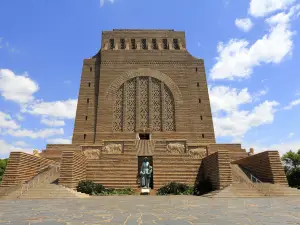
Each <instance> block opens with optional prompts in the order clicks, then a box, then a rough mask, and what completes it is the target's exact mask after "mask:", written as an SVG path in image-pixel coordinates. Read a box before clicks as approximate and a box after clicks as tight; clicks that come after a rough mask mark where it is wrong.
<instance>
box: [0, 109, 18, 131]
mask: <svg viewBox="0 0 300 225" xmlns="http://www.w3.org/2000/svg"><path fill="white" fill-rule="evenodd" d="M19 127H20V126H19V125H18V124H17V123H16V122H15V121H14V120H12V118H11V116H10V115H8V114H6V113H4V112H1V111H0V128H9V129H18V128H19Z"/></svg>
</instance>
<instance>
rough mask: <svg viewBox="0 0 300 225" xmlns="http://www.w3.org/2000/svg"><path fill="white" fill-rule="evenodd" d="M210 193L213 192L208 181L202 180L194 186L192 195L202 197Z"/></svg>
mask: <svg viewBox="0 0 300 225" xmlns="http://www.w3.org/2000/svg"><path fill="white" fill-rule="evenodd" d="M211 191H213V187H212V183H211V181H210V179H204V180H201V181H199V182H197V184H196V185H195V189H194V195H204V194H206V193H208V192H211Z"/></svg>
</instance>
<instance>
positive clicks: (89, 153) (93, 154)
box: [83, 149, 101, 159]
mask: <svg viewBox="0 0 300 225" xmlns="http://www.w3.org/2000/svg"><path fill="white" fill-rule="evenodd" d="M83 154H84V155H85V156H86V158H87V159H99V158H100V154H101V151H100V150H99V149H89V150H85V151H84V152H83Z"/></svg>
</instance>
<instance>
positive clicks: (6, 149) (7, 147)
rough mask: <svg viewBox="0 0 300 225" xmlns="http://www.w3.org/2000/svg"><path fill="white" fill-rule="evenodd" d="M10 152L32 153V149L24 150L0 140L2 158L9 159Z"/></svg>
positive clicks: (0, 155) (0, 156)
mask: <svg viewBox="0 0 300 225" xmlns="http://www.w3.org/2000/svg"><path fill="white" fill-rule="evenodd" d="M10 152H26V153H30V154H31V153H32V149H28V148H22V147H18V146H14V145H11V144H8V143H6V142H5V141H4V140H0V158H8V156H9V154H10Z"/></svg>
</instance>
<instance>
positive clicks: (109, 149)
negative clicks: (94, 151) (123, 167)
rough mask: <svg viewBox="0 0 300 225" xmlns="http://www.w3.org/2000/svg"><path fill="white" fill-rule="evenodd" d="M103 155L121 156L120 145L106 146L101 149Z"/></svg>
mask: <svg viewBox="0 0 300 225" xmlns="http://www.w3.org/2000/svg"><path fill="white" fill-rule="evenodd" d="M102 152H103V153H106V154H121V153H122V145H121V144H108V145H106V146H104V147H103V149H102Z"/></svg>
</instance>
